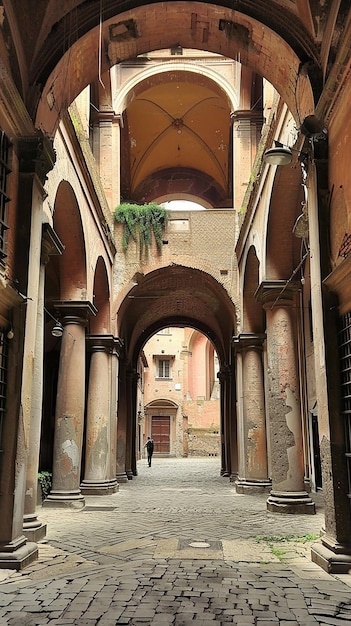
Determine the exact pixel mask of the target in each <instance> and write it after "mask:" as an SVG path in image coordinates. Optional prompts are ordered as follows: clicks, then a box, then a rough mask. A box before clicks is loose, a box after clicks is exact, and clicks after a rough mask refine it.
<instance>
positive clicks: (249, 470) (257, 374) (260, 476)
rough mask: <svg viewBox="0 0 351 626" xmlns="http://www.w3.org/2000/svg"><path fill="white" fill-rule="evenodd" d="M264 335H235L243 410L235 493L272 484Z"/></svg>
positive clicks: (259, 490) (261, 488)
mask: <svg viewBox="0 0 351 626" xmlns="http://www.w3.org/2000/svg"><path fill="white" fill-rule="evenodd" d="M264 339H265V335H255V334H247V335H245V334H241V335H239V336H238V337H235V339H234V347H235V349H236V352H237V354H238V355H239V354H240V355H241V363H242V370H241V373H242V410H241V412H240V428H239V432H240V435H241V436H240V440H241V446H240V447H239V451H240V452H239V454H240V465H239V476H238V479H237V480H236V490H237V492H238V493H257V492H261V491H266V490H267V489H270V488H271V480H270V479H269V478H268V461H267V435H266V414H265V398H264V378H263V364H262V343H263V341H264Z"/></svg>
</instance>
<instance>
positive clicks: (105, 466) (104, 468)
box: [81, 335, 117, 495]
mask: <svg viewBox="0 0 351 626" xmlns="http://www.w3.org/2000/svg"><path fill="white" fill-rule="evenodd" d="M87 342H88V347H89V351H90V352H91V359H90V371H89V386H88V399H87V425H86V444H85V472H84V480H83V481H82V484H81V491H82V493H83V494H89V495H105V494H110V493H115V492H116V491H117V481H116V475H115V474H114V475H113V476H111V474H110V468H111V464H110V456H111V439H110V436H111V428H110V415H111V412H110V398H111V385H110V381H111V378H110V365H111V358H110V354H111V351H112V349H113V344H114V337H113V336H112V335H90V337H88V339H87Z"/></svg>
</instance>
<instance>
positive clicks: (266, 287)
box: [255, 280, 301, 308]
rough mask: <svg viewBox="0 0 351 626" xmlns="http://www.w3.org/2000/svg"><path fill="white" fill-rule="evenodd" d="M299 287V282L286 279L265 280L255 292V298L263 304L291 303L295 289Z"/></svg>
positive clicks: (272, 305)
mask: <svg viewBox="0 0 351 626" xmlns="http://www.w3.org/2000/svg"><path fill="white" fill-rule="evenodd" d="M299 289H301V283H299V282H296V281H295V282H293V281H288V280H265V281H262V283H261V284H260V285H259V287H258V289H257V290H256V292H255V297H256V299H257V300H259V301H260V302H262V304H263V305H271V307H272V308H273V307H274V306H275V305H276V304H279V305H282V304H283V303H284V302H285V303H291V302H292V301H293V299H294V296H295V294H296V292H297V291H299Z"/></svg>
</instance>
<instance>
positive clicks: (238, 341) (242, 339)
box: [232, 333, 266, 352]
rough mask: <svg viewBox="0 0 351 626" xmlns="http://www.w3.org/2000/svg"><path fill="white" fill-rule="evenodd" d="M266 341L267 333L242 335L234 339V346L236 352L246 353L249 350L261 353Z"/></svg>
mask: <svg viewBox="0 0 351 626" xmlns="http://www.w3.org/2000/svg"><path fill="white" fill-rule="evenodd" d="M265 339H266V334H265V333H240V334H239V335H236V336H235V337H232V346H233V348H234V351H235V352H244V351H245V350H249V349H255V350H260V351H261V350H262V349H263V342H264V341H265Z"/></svg>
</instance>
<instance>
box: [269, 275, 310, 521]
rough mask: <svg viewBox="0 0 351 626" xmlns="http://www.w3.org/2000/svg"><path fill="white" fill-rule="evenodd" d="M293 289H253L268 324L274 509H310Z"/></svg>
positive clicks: (271, 503)
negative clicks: (306, 489) (305, 475)
mask: <svg viewBox="0 0 351 626" xmlns="http://www.w3.org/2000/svg"><path fill="white" fill-rule="evenodd" d="M294 292H296V288H295V289H294V285H293V284H292V283H290V285H289V286H287V284H286V282H285V281H275V282H266V283H262V284H261V285H260V287H259V290H258V295H259V296H260V297H261V298H262V301H263V306H264V308H265V311H266V325H267V356H268V382H269V389H268V398H267V405H268V416H269V423H270V438H271V446H270V449H271V459H272V462H271V473H272V491H271V494H270V496H269V498H268V500H267V508H268V510H269V511H273V512H276V513H306V514H314V513H315V505H314V502H313V501H312V500H311V498H310V497H309V495H308V494H307V492H306V491H305V488H304V455H303V437H302V419H301V402H300V393H299V378H298V365H297V358H298V357H297V351H296V345H297V340H296V337H297V333H296V319H295V317H294V314H293V313H294V309H293V306H294V295H295V293H294Z"/></svg>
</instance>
